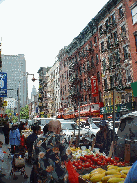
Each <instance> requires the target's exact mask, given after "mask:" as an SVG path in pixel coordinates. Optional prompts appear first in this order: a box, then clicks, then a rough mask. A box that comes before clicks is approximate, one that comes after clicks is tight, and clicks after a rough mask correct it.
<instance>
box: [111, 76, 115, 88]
mask: <svg viewBox="0 0 138 183" xmlns="http://www.w3.org/2000/svg"><path fill="white" fill-rule="evenodd" d="M113 86H114V76H110V89H113Z"/></svg>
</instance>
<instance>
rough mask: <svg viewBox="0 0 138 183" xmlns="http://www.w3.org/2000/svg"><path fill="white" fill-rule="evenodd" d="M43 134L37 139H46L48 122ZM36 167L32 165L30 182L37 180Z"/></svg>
mask: <svg viewBox="0 0 138 183" xmlns="http://www.w3.org/2000/svg"><path fill="white" fill-rule="evenodd" d="M43 132H44V133H43V136H40V137H39V138H37V139H36V141H40V140H42V141H44V140H45V137H46V136H45V135H46V134H47V132H48V124H46V125H45V126H44V128H43ZM33 161H34V158H33V159H32V162H33ZM34 169H35V165H34V166H32V170H31V175H30V182H31V183H34V182H35V180H37V174H36V173H35V171H34Z"/></svg>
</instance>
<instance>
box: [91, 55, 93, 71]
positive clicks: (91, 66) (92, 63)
mask: <svg viewBox="0 0 138 183" xmlns="http://www.w3.org/2000/svg"><path fill="white" fill-rule="evenodd" d="M91 67H92V68H94V59H93V57H92V58H91Z"/></svg>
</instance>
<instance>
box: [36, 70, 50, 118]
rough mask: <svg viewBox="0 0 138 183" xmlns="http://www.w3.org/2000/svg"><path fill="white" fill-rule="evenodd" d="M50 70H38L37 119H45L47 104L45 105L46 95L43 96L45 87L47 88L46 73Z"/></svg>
mask: <svg viewBox="0 0 138 183" xmlns="http://www.w3.org/2000/svg"><path fill="white" fill-rule="evenodd" d="M49 69H50V68H49V67H47V68H45V67H40V69H39V70H38V74H39V92H38V95H39V96H38V115H39V117H47V112H46V110H47V103H45V100H46V97H47V95H46V94H45V92H44V91H45V87H47V81H46V79H47V78H46V77H45V76H46V72H48V70H49Z"/></svg>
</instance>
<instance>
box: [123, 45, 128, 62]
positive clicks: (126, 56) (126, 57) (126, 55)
mask: <svg viewBox="0 0 138 183" xmlns="http://www.w3.org/2000/svg"><path fill="white" fill-rule="evenodd" d="M123 50H124V59H125V60H126V59H128V57H129V52H128V46H125V47H124V48H123Z"/></svg>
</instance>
